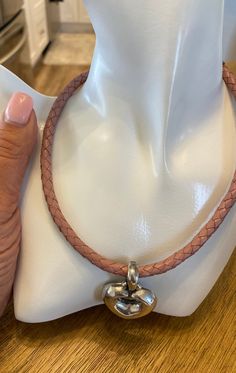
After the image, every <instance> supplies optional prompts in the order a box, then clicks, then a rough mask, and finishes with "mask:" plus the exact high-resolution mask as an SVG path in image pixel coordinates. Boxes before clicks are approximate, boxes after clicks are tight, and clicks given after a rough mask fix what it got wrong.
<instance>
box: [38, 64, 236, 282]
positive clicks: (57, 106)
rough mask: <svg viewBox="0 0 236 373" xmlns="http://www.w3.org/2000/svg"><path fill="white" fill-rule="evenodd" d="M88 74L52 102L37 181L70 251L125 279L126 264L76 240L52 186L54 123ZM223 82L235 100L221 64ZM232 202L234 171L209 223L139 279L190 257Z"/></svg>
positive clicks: (232, 82)
mask: <svg viewBox="0 0 236 373" xmlns="http://www.w3.org/2000/svg"><path fill="white" fill-rule="evenodd" d="M88 73H89V71H87V72H84V73H82V74H81V75H80V76H79V77H77V78H75V79H74V80H73V81H72V82H70V83H69V84H68V85H67V86H66V88H65V89H64V90H63V92H62V93H61V94H60V95H59V97H58V98H57V99H56V101H55V103H54V105H53V107H52V109H51V111H50V113H49V116H48V119H47V121H46V124H45V128H44V133H43V142H42V149H41V177H42V185H43V191H44V194H45V198H46V202H47V205H48V208H49V211H50V213H51V215H52V218H53V220H54V222H55V224H56V225H57V226H58V228H59V229H60V231H61V232H62V234H63V235H64V237H65V238H66V240H67V241H68V242H69V243H70V244H71V245H72V246H73V247H74V249H75V250H77V251H78V252H79V253H80V254H81V255H82V256H83V257H85V258H87V259H88V260H89V261H90V262H91V263H92V264H94V265H95V266H97V267H99V268H100V269H102V270H104V271H107V272H110V273H113V274H116V275H120V276H126V275H127V272H128V265H127V263H119V262H115V261H114V260H111V259H107V258H105V257H103V256H102V255H99V254H98V253H96V252H95V251H94V250H93V249H91V248H90V247H89V246H87V245H86V244H85V243H84V242H83V241H82V240H81V239H80V238H79V237H78V236H77V234H76V233H75V231H74V230H73V229H72V227H71V226H70V225H69V223H68V222H67V220H66V219H65V217H64V215H63V213H62V211H61V209H60V206H59V204H58V201H57V197H56V195H55V191H54V186H53V175H52V150H53V139H54V134H55V131H56V127H57V123H58V120H59V118H60V115H61V113H62V110H63V108H64V106H65V105H66V103H67V101H68V99H69V98H70V97H71V96H72V95H73V93H74V92H75V91H76V90H77V89H78V88H79V87H80V86H81V85H82V84H83V83H84V82H85V81H86V80H87V77H88ZM223 79H224V81H225V83H226V85H227V86H228V87H229V89H230V90H231V91H232V94H233V95H234V97H235V98H236V77H235V76H234V75H233V73H231V72H230V71H229V69H228V68H227V66H226V65H225V64H223ZM235 201H236V171H235V174H234V177H233V180H232V182H231V185H230V188H229V190H228V192H227V194H226V195H225V197H224V199H223V200H222V201H221V203H220V204H219V206H218V207H217V209H216V210H215V212H214V214H213V216H212V217H211V219H210V220H209V221H208V222H207V223H206V224H205V225H204V226H203V228H201V230H200V231H199V232H198V233H197V234H196V235H195V237H194V238H193V239H192V240H191V241H190V242H189V243H188V244H187V245H185V246H184V247H183V248H182V249H180V250H178V251H176V252H175V253H174V254H172V255H170V256H169V257H167V258H166V259H164V260H162V261H159V262H156V263H151V264H147V265H141V266H138V269H139V275H140V277H148V276H154V275H157V274H161V273H164V272H167V271H169V270H171V269H173V268H175V267H177V266H178V265H179V264H181V263H182V262H184V261H185V260H186V259H188V258H189V257H190V256H192V255H194V254H195V253H196V252H197V251H198V250H199V249H200V248H201V247H202V246H203V245H204V243H206V241H207V240H209V238H210V237H211V236H212V234H213V233H214V232H215V231H216V230H217V228H218V227H219V226H220V225H221V223H222V222H223V221H224V218H225V217H226V215H227V213H228V212H229V211H230V209H231V208H232V206H233V205H234V203H235Z"/></svg>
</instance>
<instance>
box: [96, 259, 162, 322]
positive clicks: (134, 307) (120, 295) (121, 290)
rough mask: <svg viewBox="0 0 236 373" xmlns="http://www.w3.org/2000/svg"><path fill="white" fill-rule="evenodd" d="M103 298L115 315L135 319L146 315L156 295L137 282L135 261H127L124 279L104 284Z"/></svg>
mask: <svg viewBox="0 0 236 373" xmlns="http://www.w3.org/2000/svg"><path fill="white" fill-rule="evenodd" d="M103 300H104V303H105V304H106V306H107V307H108V308H109V309H110V310H111V311H112V312H113V313H114V314H115V315H117V316H119V317H122V318H123V319H137V318H139V317H143V316H145V315H148V314H149V313H150V312H151V311H152V310H153V309H154V308H155V306H156V304H157V298H156V295H155V294H154V293H153V292H152V291H151V290H148V289H145V288H143V287H142V286H141V285H140V284H138V269H137V265H136V263H135V262H130V263H129V266H128V275H127V280H126V281H123V282H121V283H109V284H106V285H105V286H104V289H103Z"/></svg>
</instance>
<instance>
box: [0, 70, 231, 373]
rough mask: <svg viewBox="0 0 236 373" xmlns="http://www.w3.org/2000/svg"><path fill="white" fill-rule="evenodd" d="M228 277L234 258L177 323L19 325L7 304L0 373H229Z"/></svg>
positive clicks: (63, 79) (103, 312) (154, 319)
mask: <svg viewBox="0 0 236 373" xmlns="http://www.w3.org/2000/svg"><path fill="white" fill-rule="evenodd" d="M84 70H87V69H86V68H85V69H83V71H84ZM81 71H82V70H81V69H79V68H78V66H76V67H71V66H69V67H61V66H60V67H52V66H50V67H48V66H47V67H45V66H44V67H42V66H41V67H40V68H38V70H37V71H36V73H35V87H36V88H37V89H38V90H40V91H41V92H43V93H45V94H51V95H55V94H57V93H58V92H59V90H60V89H61V88H62V86H64V85H65V83H67V82H68V81H69V80H70V79H71V78H72V77H74V76H75V75H77V74H79V73H80V72H81ZM235 71H236V64H235ZM49 82H50V83H49ZM235 274H236V252H235V253H234V254H233V255H232V257H231V259H230V261H229V263H228V265H227V267H226V268H225V270H224V272H223V273H222V275H221V276H220V278H219V280H218V281H217V283H216V284H215V286H214V288H213V289H212V291H211V293H210V294H209V295H208V297H207V298H206V299H205V301H204V302H203V303H202V304H201V306H200V307H199V308H198V310H197V311H196V312H195V313H194V314H193V315H191V316H189V317H185V318H176V317H169V316H164V315H158V314H154V313H153V314H151V315H149V316H147V317H146V318H143V319H140V320H133V321H126V320H122V319H119V318H117V317H116V316H114V315H113V314H111V313H110V312H109V311H108V310H107V309H106V308H105V306H98V307H94V308H91V309H88V310H84V311H82V312H78V313H76V314H73V315H70V316H67V317H64V318H63V319H59V320H55V321H52V322H48V323H41V324H25V323H21V322H19V321H16V320H15V318H14V313H13V306H12V304H10V305H9V307H8V309H7V310H6V313H5V316H4V317H3V318H2V319H1V320H0V373H34V372H35V373H36V372H37V373H47V372H52V373H54V372H55V373H57V372H59V373H74V372H85V373H87V372H96V373H101V372H106V373H107V372H112V373H114V372H118V373H119V372H122V373H123V372H128V373H129V372H145V373H146V372H161V373H179V372H180V373H185V372H186V373H189V372H191V373H192V372H193V373H221V372H222V373H233V372H236V317H235V309H236V296H235V290H236V276H235Z"/></svg>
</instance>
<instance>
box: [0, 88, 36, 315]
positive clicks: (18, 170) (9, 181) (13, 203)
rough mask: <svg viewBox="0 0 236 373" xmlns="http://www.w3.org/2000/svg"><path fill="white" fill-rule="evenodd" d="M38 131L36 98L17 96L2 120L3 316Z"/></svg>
mask: <svg viewBox="0 0 236 373" xmlns="http://www.w3.org/2000/svg"><path fill="white" fill-rule="evenodd" d="M37 132H38V131H37V122H36V116H35V113H34V111H33V102H32V99H31V98H30V97H29V96H28V95H26V94H23V93H17V94H14V95H13V96H12V98H11V99H10V101H9V104H8V106H7V108H6V110H5V112H4V115H3V119H2V120H1V121H0V315H1V314H2V313H3V311H4V308H5V306H6V304H7V303H8V300H9V297H10V295H11V291H12V285H13V281H14V276H15V270H16V263H17V257H18V253H19V247H20V240H21V222H20V213H19V207H18V203H19V195H20V188H21V184H22V180H23V177H24V174H25V171H26V168H27V165H28V162H29V159H30V156H31V154H32V151H33V148H34V145H35V143H36V139H37Z"/></svg>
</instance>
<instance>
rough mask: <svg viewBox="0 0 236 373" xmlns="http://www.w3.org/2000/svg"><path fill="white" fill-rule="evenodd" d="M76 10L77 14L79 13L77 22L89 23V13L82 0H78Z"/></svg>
mask: <svg viewBox="0 0 236 373" xmlns="http://www.w3.org/2000/svg"><path fill="white" fill-rule="evenodd" d="M78 11H79V14H78V15H79V22H81V23H90V18H89V15H88V13H87V10H86V8H85V6H84V2H83V0H79V7H78Z"/></svg>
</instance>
